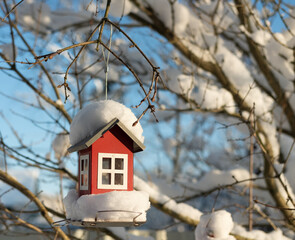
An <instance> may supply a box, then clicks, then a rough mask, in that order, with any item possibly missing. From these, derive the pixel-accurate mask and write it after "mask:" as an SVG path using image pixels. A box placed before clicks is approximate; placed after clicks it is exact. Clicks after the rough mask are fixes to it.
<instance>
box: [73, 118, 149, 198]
mask: <svg viewBox="0 0 295 240" xmlns="http://www.w3.org/2000/svg"><path fill="white" fill-rule="evenodd" d="M144 148H145V146H144V145H143V144H142V143H141V142H140V141H139V140H138V139H137V138H136V137H135V136H134V135H133V134H132V133H131V132H130V131H129V130H128V129H127V128H126V127H125V126H124V124H123V123H121V122H120V121H119V120H118V119H117V118H115V119H113V120H112V121H110V122H109V123H108V124H106V125H105V126H104V127H103V128H101V129H98V131H97V132H96V133H94V134H93V136H90V137H88V138H86V139H84V140H82V141H81V142H79V143H77V144H76V145H74V146H71V147H70V148H69V149H68V151H69V152H70V153H71V152H76V151H77V152H78V155H79V169H78V176H79V196H81V195H84V194H100V193H106V192H110V191H115V190H116V191H132V190H133V154H134V153H136V152H140V151H143V150H144Z"/></svg>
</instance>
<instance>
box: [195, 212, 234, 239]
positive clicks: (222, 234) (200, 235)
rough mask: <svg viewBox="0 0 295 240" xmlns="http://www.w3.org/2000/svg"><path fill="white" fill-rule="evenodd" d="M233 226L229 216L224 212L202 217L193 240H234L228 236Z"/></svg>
mask: <svg viewBox="0 0 295 240" xmlns="http://www.w3.org/2000/svg"><path fill="white" fill-rule="evenodd" d="M233 226H234V224H233V220H232V217H231V214H230V213H229V212H227V211H225V210H220V211H216V212H213V213H210V214H206V215H202V216H201V219H200V223H199V224H198V226H197V228H196V230H195V240H210V239H212V240H213V239H215V240H234V239H235V238H234V237H233V236H230V235H229V233H230V231H231V230H232V229H233Z"/></svg>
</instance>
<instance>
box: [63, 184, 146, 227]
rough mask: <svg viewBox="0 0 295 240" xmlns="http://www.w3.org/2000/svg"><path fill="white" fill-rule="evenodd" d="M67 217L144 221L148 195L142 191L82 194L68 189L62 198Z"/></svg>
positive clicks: (74, 219) (87, 220)
mask: <svg viewBox="0 0 295 240" xmlns="http://www.w3.org/2000/svg"><path fill="white" fill-rule="evenodd" d="M64 205H65V208H66V216H67V219H71V220H72V221H85V222H95V220H97V221H104V220H105V221H116V222H118V221H125V222H126V221H131V222H133V219H134V218H135V219H134V221H135V222H145V221H146V211H147V210H148V209H149V208H150V202H149V195H148V194H147V193H146V192H142V191H113V192H108V193H103V194H95V195H94V194H92V195H82V196H80V197H79V195H78V193H77V192H76V190H71V191H69V193H68V195H67V196H66V197H65V198H64Z"/></svg>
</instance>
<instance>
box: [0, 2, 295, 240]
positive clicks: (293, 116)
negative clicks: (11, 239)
mask: <svg viewBox="0 0 295 240" xmlns="http://www.w3.org/2000/svg"><path fill="white" fill-rule="evenodd" d="M0 7H1V15H0V17H1V22H0V31H1V39H0V57H1V62H0V69H1V75H0V76H1V81H2V84H1V86H2V87H1V89H0V102H1V122H2V123H1V127H0V133H1V135H0V150H1V155H0V161H1V162H0V166H1V169H0V179H1V181H2V182H3V183H2V185H1V186H2V187H1V189H0V197H1V199H0V200H1V221H2V223H3V228H1V230H2V231H5V232H13V231H19V229H16V228H14V225H15V224H17V225H21V226H23V227H25V228H29V229H30V231H32V232H34V231H35V232H37V233H39V234H44V235H46V236H47V237H48V238H54V236H55V235H58V236H59V237H61V238H63V239H72V238H73V236H72V234H71V231H70V230H69V229H66V228H59V227H57V226H55V225H53V222H54V221H55V220H56V219H58V218H59V219H62V218H65V209H64V207H63V205H62V198H63V197H64V195H65V193H64V192H65V191H68V190H69V188H71V187H74V185H75V182H77V176H76V168H77V156H76V155H75V154H68V153H67V151H66V149H67V148H68V147H69V138H68V134H69V130H70V124H71V122H72V119H73V117H74V116H75V115H76V113H77V112H78V110H79V109H82V108H83V107H84V106H85V105H87V104H89V103H91V102H93V101H97V100H102V99H106V98H108V99H113V100H116V101H118V102H121V103H124V104H125V105H126V106H128V107H131V106H133V107H134V108H133V109H132V110H133V111H134V113H135V114H136V116H137V117H138V120H137V121H136V122H135V123H134V124H138V123H137V122H140V123H141V125H142V126H143V128H144V130H145V140H146V145H147V146H148V147H147V150H146V151H145V152H144V153H143V154H141V155H139V156H138V157H137V158H138V159H137V161H138V162H137V164H136V165H138V168H137V169H136V172H135V173H136V174H137V175H139V176H141V178H139V177H137V176H136V177H135V180H134V184H135V188H136V189H138V190H141V191H146V192H148V193H149V194H150V202H151V203H152V205H153V206H154V207H155V208H157V209H159V210H160V211H161V212H163V213H165V214H167V215H169V216H170V218H169V219H170V220H169V221H170V223H171V221H173V222H178V221H180V222H181V223H183V224H185V229H190V230H191V229H192V228H190V227H189V226H193V227H195V226H196V225H197V224H198V223H199V221H200V220H201V222H200V226H199V230H198V229H197V230H196V239H199V238H202V239H207V238H208V239H221V238H218V237H217V235H218V234H217V232H216V234H215V235H214V231H215V230H212V229H217V230H216V231H218V229H220V224H219V223H220V222H222V220H220V218H219V217H221V216H226V217H225V220H224V221H226V219H230V220H228V221H229V222H228V224H226V226H231V227H230V228H231V229H229V230H228V231H231V234H232V235H233V236H234V237H235V238H236V239H288V238H287V237H289V238H290V239H291V238H293V237H294V236H293V233H292V232H293V231H294V229H295V221H294V209H295V198H294V194H293V191H295V178H294V174H293V173H292V170H293V166H294V164H295V160H294V157H295V150H294V143H295V141H294V136H295V91H294V86H295V85H294V76H295V5H294V3H293V2H292V1H287V0H282V1H279V0H278V1H266V0H255V1H254V0H253V1H250V0H224V1H221V0H198V1H197V0H181V1H176V0H113V1H110V0H107V1H106V0H97V1H93V0H87V1H68V0H56V1H49V0H48V1H46V0H45V1H44V0H42V1H41V0H40V1H39V0H19V1H11V0H3V1H1V2H0ZM52 152H54V154H52ZM147 162H148V163H147ZM141 166H143V168H141ZM20 171H26V172H32V173H34V174H31V176H32V177H34V179H35V181H36V182H37V183H38V184H36V186H35V187H32V186H31V187H29V185H27V184H26V181H25V180H24V179H22V178H20V176H19V175H20V174H19V172H20ZM29 175H30V174H29ZM143 179H146V180H145V181H144V180H143ZM171 182H172V183H173V184H171ZM167 183H168V184H167ZM50 184H52V185H54V186H55V188H56V189H58V191H59V196H58V197H56V202H57V203H58V204H55V205H56V206H53V205H50V201H51V200H50V199H51V198H52V196H48V194H49V193H50V192H47V191H46V189H45V188H46V187H44V186H47V185H50ZM7 186H10V188H9V187H7ZM50 189H52V188H50ZM40 191H43V193H40ZM58 191H57V192H58ZM15 192H18V193H21V195H23V196H25V197H26V198H27V199H26V200H23V201H22V202H23V203H22V204H21V206H16V205H15V204H13V202H11V201H9V200H7V199H10V198H11V197H7V196H10V195H9V194H11V196H14V195H13V194H15ZM5 197H7V198H6V200H5ZM18 204H19V203H18ZM36 208H37V210H36ZM214 209H224V210H227V211H228V212H231V214H232V218H231V216H229V214H228V212H225V211H224V210H222V211H220V212H219V213H220V214H219V215H218V214H216V215H215V214H214V213H212V214H211V215H210V214H208V215H203V217H202V218H200V216H201V214H202V212H203V213H208V212H211V211H212V212H214ZM32 210H36V211H35V215H34V216H33V217H32V216H31V213H32ZM19 211H20V212H21V214H20V213H19ZM216 213H218V212H216ZM29 214H30V217H28V215H29ZM214 216H218V220H216V221H217V222H219V223H218V224H216V225H214V224H213V222H214V221H215V220H212V222H211V223H212V226H211V225H210V224H209V222H210V221H211V219H214ZM41 219H42V220H41ZM232 219H233V221H234V224H233V223H232V222H230V221H232ZM44 220H45V221H44ZM167 221H168V220H167ZM169 221H168V222H169ZM208 221H209V222H208ZM44 225H46V227H47V228H48V225H49V226H50V228H52V231H49V232H48V231H44V230H43V228H42V227H44ZM203 225H204V226H205V227H204V228H205V229H204V228H203V229H201V227H202V226H203ZM209 225H210V228H209ZM242 225H244V227H246V228H247V229H248V228H249V229H250V230H252V231H250V232H248V231H246V230H245V229H244V228H243V227H242ZM147 226H149V225H148V223H147ZM160 227H163V228H164V227H166V226H165V225H164V224H163V225H160ZM207 227H208V229H207ZM253 229H255V230H253ZM258 229H260V230H261V229H262V230H263V231H259V230H258ZM272 230H274V232H272ZM21 231H22V229H21ZM102 231H103V232H104V233H105V234H108V235H111V236H113V237H114V238H116V239H124V238H126V239H127V238H128V235H126V233H125V232H118V231H112V230H110V229H102ZM228 231H227V230H226V234H225V235H227V234H228ZM266 232H271V233H270V234H267V233H266ZM221 235H222V234H221ZM225 235H222V239H224V236H225ZM201 236H202V237H201ZM218 236H219V235H218ZM231 238H232V237H229V239H231Z"/></svg>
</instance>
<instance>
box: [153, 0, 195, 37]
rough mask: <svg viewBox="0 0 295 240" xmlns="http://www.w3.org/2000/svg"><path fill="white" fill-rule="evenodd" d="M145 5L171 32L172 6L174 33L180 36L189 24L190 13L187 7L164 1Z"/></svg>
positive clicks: (155, 0) (154, 1)
mask: <svg viewBox="0 0 295 240" xmlns="http://www.w3.org/2000/svg"><path fill="white" fill-rule="evenodd" d="M147 4H148V5H149V6H150V7H151V8H152V9H153V10H154V11H155V12H156V13H157V15H158V17H159V19H160V20H161V21H162V22H163V23H164V24H165V26H167V27H168V28H169V29H171V30H172V25H173V21H172V6H173V10H174V24H175V25H174V31H175V32H176V33H178V34H182V33H183V32H184V31H185V30H186V27H187V24H188V23H189V20H190V19H189V16H190V12H189V10H188V8H187V7H185V6H184V5H183V4H181V3H179V2H175V3H174V4H173V5H171V4H170V3H169V1H166V0H160V1H159V0H149V1H147Z"/></svg>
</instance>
